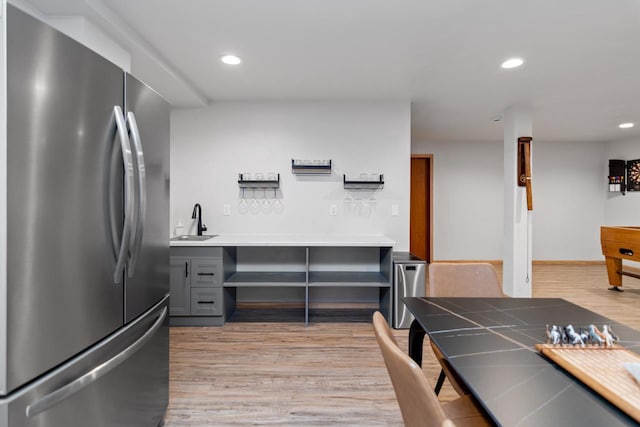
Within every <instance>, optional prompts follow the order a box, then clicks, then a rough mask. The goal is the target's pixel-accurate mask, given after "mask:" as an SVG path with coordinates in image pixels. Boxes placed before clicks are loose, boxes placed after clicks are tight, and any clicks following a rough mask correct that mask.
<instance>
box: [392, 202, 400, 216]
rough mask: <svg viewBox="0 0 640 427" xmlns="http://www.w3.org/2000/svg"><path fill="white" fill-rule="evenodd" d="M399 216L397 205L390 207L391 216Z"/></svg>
mask: <svg viewBox="0 0 640 427" xmlns="http://www.w3.org/2000/svg"><path fill="white" fill-rule="evenodd" d="M398 215H400V207H399V206H398V205H391V216H398Z"/></svg>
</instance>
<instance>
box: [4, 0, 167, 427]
mask: <svg viewBox="0 0 640 427" xmlns="http://www.w3.org/2000/svg"><path fill="white" fill-rule="evenodd" d="M1 4H4V2H1ZM0 21H1V24H2V27H3V28H2V31H0V51H1V55H0V61H1V63H0V100H1V102H0V170H1V171H4V173H2V174H0V426H11V427H14V426H15V427H18V426H20V427H21V426H54V427H56V426H65V427H68V426H145V425H148V426H155V425H158V424H159V423H161V422H162V419H163V416H164V412H165V410H166V407H167V403H168V371H169V354H168V351H169V349H168V342H169V336H168V318H167V301H168V290H169V247H168V242H169V111H170V110H169V105H168V104H167V103H166V102H165V101H164V100H163V99H162V98H161V97H160V96H159V95H158V94H157V93H155V92H154V91H153V90H151V89H150V88H149V87H147V86H146V85H144V84H143V83H141V82H140V81H138V80H136V79H135V78H133V77H132V76H131V75H129V74H127V73H125V72H124V71H123V70H122V69H120V68H119V67H117V66H115V65H114V64H112V63H111V62H109V61H107V60H106V59H104V58H102V57H101V56H100V55H98V54H96V53H95V52H93V51H91V50H89V49H87V48H86V47H84V46H83V45H81V44H79V43H77V42H75V41H73V40H72V39H70V38H68V37H67V36H65V35H63V34H62V33H59V32H57V31H56V30H54V29H52V28H51V27H49V26H47V25H45V24H44V23H42V22H40V21H39V20H37V19H35V18H33V17H31V16H30V15H28V14H26V13H24V12H22V11H21V10H19V9H17V8H15V7H13V6H11V5H7V6H6V10H5V11H3V13H2V16H1V17H0Z"/></svg>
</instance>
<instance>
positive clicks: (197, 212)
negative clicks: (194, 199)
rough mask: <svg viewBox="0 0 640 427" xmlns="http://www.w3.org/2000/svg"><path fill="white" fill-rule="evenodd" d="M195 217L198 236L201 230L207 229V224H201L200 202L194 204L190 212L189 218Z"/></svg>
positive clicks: (200, 234)
mask: <svg viewBox="0 0 640 427" xmlns="http://www.w3.org/2000/svg"><path fill="white" fill-rule="evenodd" d="M196 218H198V236H202V232H203V231H207V226H206V225H203V224H202V206H200V203H196V204H195V206H194V207H193V213H192V214H191V219H196Z"/></svg>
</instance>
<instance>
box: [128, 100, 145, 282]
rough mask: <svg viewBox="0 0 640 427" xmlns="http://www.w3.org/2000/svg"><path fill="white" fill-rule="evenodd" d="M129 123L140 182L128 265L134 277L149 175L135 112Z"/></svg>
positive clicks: (130, 115)
mask: <svg viewBox="0 0 640 427" xmlns="http://www.w3.org/2000/svg"><path fill="white" fill-rule="evenodd" d="M127 124H128V125H129V131H130V133H131V142H132V146H133V147H132V148H133V150H134V151H135V157H136V164H137V166H138V182H137V186H138V189H137V196H138V197H137V200H136V203H137V204H138V206H137V211H138V215H137V218H134V219H133V221H134V227H133V229H134V231H133V233H132V235H131V245H130V253H131V258H130V260H129V265H128V267H129V268H128V269H127V271H128V276H129V277H133V274H134V272H135V268H136V262H137V260H138V256H139V254H140V246H141V245H142V236H143V233H144V224H145V216H146V214H147V177H146V168H145V164H144V150H143V148H142V139H141V138H140V130H139V128H138V123H137V122H136V116H135V115H134V114H133V112H131V111H130V112H128V113H127Z"/></svg>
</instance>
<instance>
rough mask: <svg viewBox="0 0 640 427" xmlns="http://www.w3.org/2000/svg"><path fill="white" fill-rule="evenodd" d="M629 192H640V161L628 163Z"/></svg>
mask: <svg viewBox="0 0 640 427" xmlns="http://www.w3.org/2000/svg"><path fill="white" fill-rule="evenodd" d="M627 191H640V159H636V160H629V161H628V162H627Z"/></svg>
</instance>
